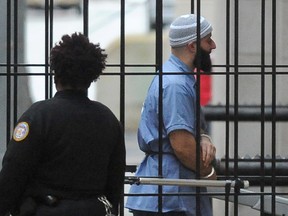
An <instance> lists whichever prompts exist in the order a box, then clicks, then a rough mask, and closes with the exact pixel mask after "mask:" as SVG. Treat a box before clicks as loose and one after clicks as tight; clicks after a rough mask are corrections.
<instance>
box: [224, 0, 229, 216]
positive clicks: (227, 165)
mask: <svg viewBox="0 0 288 216" xmlns="http://www.w3.org/2000/svg"><path fill="white" fill-rule="evenodd" d="M229 105H230V0H227V1H226V110H225V111H226V117H227V118H226V120H225V134H226V137H225V157H226V158H225V168H226V169H225V175H226V176H227V175H228V170H229V155H230V148H229V138H230V136H229V133H230V130H229V117H228V116H229V114H230V113H229V112H230V109H229ZM227 195H228V194H227ZM228 215H229V200H228V196H226V199H225V216H228Z"/></svg>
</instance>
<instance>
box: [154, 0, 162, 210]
mask: <svg viewBox="0 0 288 216" xmlns="http://www.w3.org/2000/svg"><path fill="white" fill-rule="evenodd" d="M162 10H163V0H159V1H156V70H157V71H158V72H159V128H158V130H159V131H158V132H159V150H158V151H159V158H158V164H159V170H158V176H159V177H162V175H163V170H162V160H163V149H162V146H163V139H162V130H163V125H162V122H163V92H162V84H163V70H162V56H163V55H162V54H163V53H162V47H163V45H162V43H163V41H162V34H163V32H162V31H163V17H162V15H163V11H162ZM162 189H163V188H162V186H161V185H159V186H158V192H159V197H158V212H162V209H163V203H162V193H163V190H162Z"/></svg>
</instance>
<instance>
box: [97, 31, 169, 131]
mask: <svg viewBox="0 0 288 216" xmlns="http://www.w3.org/2000/svg"><path fill="white" fill-rule="evenodd" d="M163 43H164V44H163V61H164V60H165V59H167V58H168V56H169V54H170V51H169V50H168V49H169V46H168V39H167V31H165V30H164V31H163ZM166 43H167V44H166ZM155 47H156V45H155V32H154V31H152V32H149V33H147V34H144V35H131V36H127V37H126V40H125V65H126V67H125V73H129V75H125V92H124V95H125V96H124V97H125V126H126V127H125V129H126V130H136V129H137V127H138V123H139V118H140V113H141V108H142V104H143V101H144V99H145V96H146V92H147V90H148V88H149V85H150V82H151V80H152V78H153V76H154V75H143V73H154V72H156V71H155V70H156V69H155V66H154V65H155V58H156V57H155V49H156V48H155ZM106 53H107V54H108V59H107V60H108V62H107V65H108V66H107V68H106V70H105V71H104V74H103V75H102V76H101V77H100V80H99V81H98V82H97V99H98V101H100V102H102V103H104V104H106V105H107V106H108V107H109V108H110V109H112V111H113V112H114V113H115V115H116V116H117V117H118V118H120V76H119V74H120V66H119V65H120V40H119V39H118V40H116V41H114V42H113V43H111V45H110V46H109V47H108V48H106ZM114 65H117V66H114ZM136 65H137V66H136ZM147 65H149V66H147ZM115 73H116V74H115ZM137 73H142V74H137Z"/></svg>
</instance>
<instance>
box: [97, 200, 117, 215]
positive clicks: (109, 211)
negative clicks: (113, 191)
mask: <svg viewBox="0 0 288 216" xmlns="http://www.w3.org/2000/svg"><path fill="white" fill-rule="evenodd" d="M98 200H99V201H100V202H102V203H103V204H104V206H105V210H106V215H105V216H115V215H114V214H112V213H111V209H112V204H111V203H110V202H109V201H108V200H107V198H106V196H101V197H98Z"/></svg>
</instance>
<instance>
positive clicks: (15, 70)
mask: <svg viewBox="0 0 288 216" xmlns="http://www.w3.org/2000/svg"><path fill="white" fill-rule="evenodd" d="M13 6H14V28H13V30H14V38H13V39H14V52H13V56H14V59H13V61H14V62H13V63H14V64H15V66H14V67H13V73H15V74H17V72H18V67H17V63H18V1H17V0H14V4H13ZM13 89H14V90H13V94H14V96H13V101H14V107H13V125H15V124H16V121H17V118H18V117H17V110H18V109H17V107H18V91H17V89H18V76H17V75H16V76H14V86H13Z"/></svg>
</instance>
